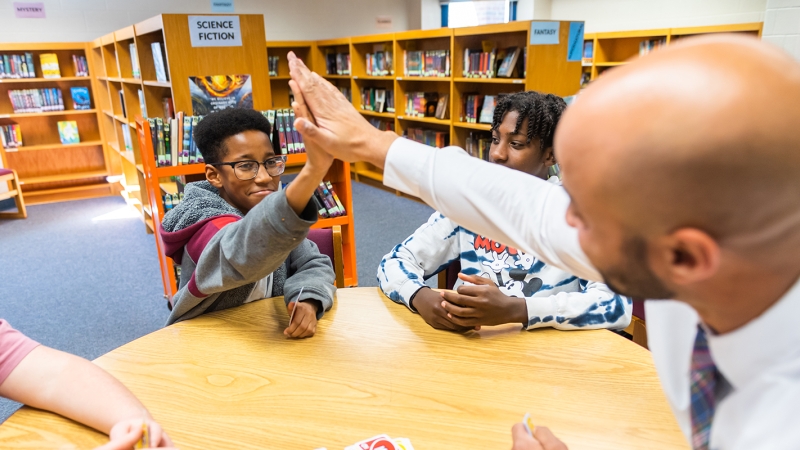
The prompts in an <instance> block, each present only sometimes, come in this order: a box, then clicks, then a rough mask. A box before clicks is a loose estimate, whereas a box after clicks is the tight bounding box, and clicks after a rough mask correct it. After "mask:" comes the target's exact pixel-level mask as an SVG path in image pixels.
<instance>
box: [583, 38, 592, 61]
mask: <svg viewBox="0 0 800 450" xmlns="http://www.w3.org/2000/svg"><path fill="white" fill-rule="evenodd" d="M581 61H582V64H583V65H584V66H591V65H592V62H593V61H594V41H586V42H584V43H583V58H581Z"/></svg>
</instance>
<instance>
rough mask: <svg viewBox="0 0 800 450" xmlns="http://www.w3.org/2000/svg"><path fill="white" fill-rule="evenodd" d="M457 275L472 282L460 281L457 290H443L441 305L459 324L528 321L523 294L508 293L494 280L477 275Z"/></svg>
mask: <svg viewBox="0 0 800 450" xmlns="http://www.w3.org/2000/svg"><path fill="white" fill-rule="evenodd" d="M458 277H459V278H461V279H462V280H463V281H466V282H467V283H472V284H474V285H475V286H468V285H462V286H459V288H458V293H455V292H444V299H445V300H446V301H443V302H442V308H443V309H445V310H446V311H447V318H448V320H450V321H451V322H453V323H454V324H456V325H460V326H462V327H479V326H482V325H501V324H504V323H522V324H527V323H528V307H527V304H526V303H525V299H524V298H516V297H509V296H507V295H505V294H503V293H502V292H500V289H498V288H497V286H496V285H495V284H494V282H493V281H492V280H488V279H486V278H483V277H479V276H477V275H464V274H463V273H460V274H458Z"/></svg>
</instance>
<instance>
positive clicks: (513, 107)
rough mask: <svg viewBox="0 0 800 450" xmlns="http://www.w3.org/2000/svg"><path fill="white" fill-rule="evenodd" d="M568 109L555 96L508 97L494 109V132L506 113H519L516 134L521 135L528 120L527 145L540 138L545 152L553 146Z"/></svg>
mask: <svg viewBox="0 0 800 450" xmlns="http://www.w3.org/2000/svg"><path fill="white" fill-rule="evenodd" d="M566 107H567V104H566V102H564V99H563V98H561V97H559V96H557V95H553V94H543V93H541V92H537V91H524V92H516V93H514V94H511V95H506V96H504V97H502V98H501V99H500V101H499V102H498V103H497V107H496V108H495V109H494V117H493V118H492V131H495V130H497V128H498V127H499V126H500V122H502V121H503V117H505V115H506V113H508V112H509V111H516V112H517V113H519V117H518V118H517V124H516V126H515V127H514V134H517V133H519V131H520V127H522V122H523V121H524V120H525V119H528V134H527V140H526V143H530V142H531V140H533V138H539V140H540V141H541V147H542V150H545V149H547V148H550V147H552V146H553V135H554V134H555V132H556V125H558V121H559V119H561V114H562V113H563V112H564V109H566Z"/></svg>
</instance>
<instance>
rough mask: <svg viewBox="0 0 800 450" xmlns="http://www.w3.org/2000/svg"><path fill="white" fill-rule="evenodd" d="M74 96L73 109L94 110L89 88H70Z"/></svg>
mask: <svg viewBox="0 0 800 450" xmlns="http://www.w3.org/2000/svg"><path fill="white" fill-rule="evenodd" d="M69 92H70V95H71V96H72V108H73V109H77V110H86V109H92V97H90V96H89V88H87V87H73V88H69Z"/></svg>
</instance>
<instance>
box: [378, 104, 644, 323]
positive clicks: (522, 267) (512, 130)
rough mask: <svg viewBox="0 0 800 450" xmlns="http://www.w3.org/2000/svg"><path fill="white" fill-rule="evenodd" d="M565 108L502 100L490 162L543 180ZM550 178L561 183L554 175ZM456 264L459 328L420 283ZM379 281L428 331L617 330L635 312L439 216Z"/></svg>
mask: <svg viewBox="0 0 800 450" xmlns="http://www.w3.org/2000/svg"><path fill="white" fill-rule="evenodd" d="M565 108H566V103H564V100H563V99H562V98H561V97H558V96H555V95H552V94H542V93H539V92H535V91H528V92H519V93H516V94H512V95H509V96H506V97H503V98H502V99H501V100H500V102H499V103H498V105H497V107H496V109H495V112H494V117H493V120H492V129H491V132H492V145H491V149H490V153H489V159H490V161H491V162H493V163H495V164H500V165H503V166H507V167H509V168H512V169H515V170H519V171H521V172H525V173H528V174H530V175H533V176H536V177H539V178H543V179H547V174H548V170H549V169H550V168H551V167H553V165H555V158H554V156H553V135H554V134H555V129H556V125H557V124H558V120H559V119H560V118H561V113H562V112H563V111H564V109H565ZM549 180H550V181H551V182H554V183H558V178H557V177H551V178H550V179H549ZM476 188H477V189H479V187H477V186H476ZM520 196H521V197H524V192H520ZM524 204H525V202H524V201H521V202H520V207H522V208H524V207H525V206H524ZM456 260H460V262H461V274H459V278H460V279H459V281H458V282H457V283H456V288H457V289H458V296H457V300H455V301H456V302H457V303H455V304H457V305H458V306H461V307H464V308H465V311H469V313H468V317H463V316H462V317H459V321H460V322H462V324H461V325H457V324H455V323H453V321H452V320H451V319H452V317H451V316H450V315H449V314H448V312H447V311H446V310H445V308H444V307H445V306H446V303H445V302H446V300H444V299H443V298H442V296H441V294H439V293H436V292H434V291H433V290H431V289H429V288H428V287H427V286H426V285H425V284H424V282H423V280H424V279H426V278H428V277H431V276H433V275H434V274H436V273H438V272H439V271H441V270H443V269H444V268H446V267H447V266H448V265H449V264H450V263H452V262H453V261H456ZM378 282H379V283H380V286H381V289H382V290H383V292H384V293H385V294H386V295H387V296H389V298H391V299H392V300H393V301H395V302H397V303H402V304H404V305H406V306H407V307H408V308H409V309H411V310H412V311H414V312H417V313H419V315H420V316H422V318H423V319H424V320H425V321H426V322H427V323H428V324H429V325H431V326H432V327H434V328H438V329H444V330H451V331H459V332H461V331H467V330H469V329H472V328H473V327H480V326H481V325H499V324H503V323H521V324H522V325H523V326H524V327H525V328H526V329H528V330H530V329H534V328H541V327H553V328H557V329H561V330H578V329H595V328H611V329H622V328H625V327H626V326H628V324H629V323H630V320H631V313H632V303H631V300H630V299H628V298H625V297H621V296H619V295H616V294H614V293H613V292H612V291H611V290H610V289H609V288H608V287H607V286H606V285H604V284H602V283H597V282H588V281H586V280H582V279H579V278H578V277H576V276H574V275H572V274H570V273H568V272H565V271H563V270H561V269H558V268H555V267H552V266H549V265H546V264H545V263H544V262H543V261H541V260H538V259H537V258H534V257H533V256H531V255H527V254H524V253H522V252H520V251H518V250H516V249H514V248H511V247H508V246H506V245H504V244H502V243H499V242H496V241H492V240H490V239H487V238H486V237H484V236H479V235H476V234H475V233H472V232H470V231H469V230H466V229H464V228H461V227H460V226H458V225H457V224H456V223H454V222H453V221H451V220H449V219H447V218H446V217H444V216H443V215H442V214H440V213H438V212H436V213H434V214H433V215H432V216H431V217H430V219H428V222H427V223H426V224H424V225H422V226H421V227H420V228H419V229H417V231H415V232H414V234H412V235H411V236H410V237H409V238H408V239H406V240H405V241H403V242H402V243H401V244H399V245H397V246H396V247H395V248H394V249H392V251H391V252H389V254H387V255H386V256H384V258H383V260H382V261H381V264H380V267H379V269H378ZM465 323H466V324H467V325H469V326H465Z"/></svg>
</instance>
